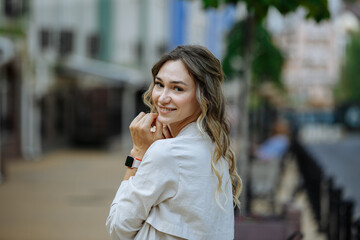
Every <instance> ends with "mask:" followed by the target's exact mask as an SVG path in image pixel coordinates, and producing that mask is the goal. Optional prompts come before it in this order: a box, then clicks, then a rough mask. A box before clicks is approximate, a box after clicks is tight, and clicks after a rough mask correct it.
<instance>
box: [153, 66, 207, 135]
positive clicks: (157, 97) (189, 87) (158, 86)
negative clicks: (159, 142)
mask: <svg viewBox="0 0 360 240" xmlns="http://www.w3.org/2000/svg"><path fill="white" fill-rule="evenodd" d="M154 83H155V86H154V88H153V90H152V101H153V102H154V106H155V108H156V111H157V112H158V113H159V116H158V118H157V119H158V121H160V122H161V123H163V124H166V125H167V126H168V127H169V129H170V132H171V135H172V136H176V135H177V134H178V133H179V132H180V130H181V129H182V128H183V127H185V126H186V125H187V124H189V123H190V122H194V121H196V119H197V118H198V116H199V115H200V112H201V110H200V105H199V103H198V101H197V99H196V84H195V81H194V80H193V79H192V77H191V76H190V75H189V73H188V71H187V70H186V67H185V65H184V64H183V62H182V61H180V60H177V61H168V62H166V63H165V64H164V65H163V66H162V68H161V69H160V71H159V72H158V74H157V75H156V77H155V81H154Z"/></svg>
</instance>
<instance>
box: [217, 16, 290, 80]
mask: <svg viewBox="0 0 360 240" xmlns="http://www.w3.org/2000/svg"><path fill="white" fill-rule="evenodd" d="M245 24H246V23H245V21H240V22H237V23H236V24H235V25H234V27H233V28H232V30H231V31H230V33H229V34H228V36H227V49H226V53H225V57H224V60H223V69H224V72H225V74H226V75H227V76H228V77H233V76H242V75H243V71H244V69H242V68H239V65H241V59H244V57H245V50H246V49H245V46H246V44H245V41H246V40H245V36H244V34H243V31H241V29H244V27H245ZM253 44H254V48H253V58H252V63H251V69H252V77H253V79H252V83H253V85H255V86H256V85H259V84H260V83H261V82H264V81H271V82H273V83H275V84H276V85H278V86H281V81H280V79H281V70H282V65H283V63H284V57H283V55H282V53H281V51H280V50H279V49H278V48H277V47H276V46H275V45H274V44H273V42H272V39H271V36H270V34H269V32H268V31H267V30H266V29H265V28H264V27H263V26H262V25H259V24H258V25H256V26H255V32H254V42H253ZM243 67H244V66H243Z"/></svg>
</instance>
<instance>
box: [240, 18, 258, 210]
mask: <svg viewBox="0 0 360 240" xmlns="http://www.w3.org/2000/svg"><path fill="white" fill-rule="evenodd" d="M254 29H255V18H254V15H253V14H252V13H249V14H248V16H247V19H246V24H245V27H244V29H239V31H244V36H245V49H246V52H245V58H244V80H243V84H242V85H241V89H240V95H239V103H238V107H239V116H240V127H239V128H238V131H239V132H238V134H237V135H238V137H239V140H240V146H239V153H238V168H239V174H240V177H241V179H242V181H243V192H242V194H241V197H240V201H241V214H246V213H247V212H248V211H249V202H248V197H247V195H248V191H249V189H248V188H247V186H248V181H249V171H250V168H249V167H250V166H249V161H248V158H249V154H248V149H249V93H250V84H251V77H252V72H251V63H252V57H253V56H252V53H253V39H254Z"/></svg>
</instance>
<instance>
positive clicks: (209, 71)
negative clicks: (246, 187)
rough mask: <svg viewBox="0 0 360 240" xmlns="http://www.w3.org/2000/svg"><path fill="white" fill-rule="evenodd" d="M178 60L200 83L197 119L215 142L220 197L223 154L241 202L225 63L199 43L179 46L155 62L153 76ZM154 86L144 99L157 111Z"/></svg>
mask: <svg viewBox="0 0 360 240" xmlns="http://www.w3.org/2000/svg"><path fill="white" fill-rule="evenodd" d="M176 60H181V61H182V62H183V63H184V65H185V67H186V69H187V70H188V72H189V75H190V76H191V77H192V78H193V79H194V81H195V83H196V98H197V101H198V102H199V105H200V108H201V113H200V115H199V117H198V119H197V125H198V128H199V129H200V131H201V132H203V133H207V134H208V135H209V137H210V138H211V140H212V141H213V142H214V143H215V150H214V153H213V154H212V159H211V168H212V170H213V172H214V173H215V175H216V177H217V179H218V187H217V190H216V196H215V197H216V201H217V202H218V193H219V192H223V190H222V189H221V186H222V172H221V171H220V172H219V170H218V169H217V168H216V166H217V164H218V162H219V160H220V159H221V157H223V158H224V159H225V160H226V161H227V162H228V164H229V174H230V178H231V183H232V190H233V201H234V204H235V206H239V205H240V201H239V196H240V193H241V190H242V181H241V178H240V177H239V175H238V173H237V169H236V162H235V155H234V151H233V150H232V149H231V147H230V124H229V121H228V119H227V118H226V115H225V98H224V95H223V92H222V88H221V84H222V82H223V81H224V73H223V71H222V67H221V63H220V61H219V60H218V59H217V58H216V57H215V56H214V55H213V54H212V53H211V52H210V51H209V50H208V49H206V48H205V47H202V46H198V45H185V46H178V47H176V48H175V49H174V50H172V51H171V52H170V53H168V54H165V55H164V56H163V57H162V58H161V59H160V60H159V61H158V62H157V63H156V64H155V65H154V66H153V68H152V75H153V79H154V80H155V77H156V75H157V74H158V72H159V71H160V68H161V67H162V66H163V65H164V64H165V63H166V62H167V61H176ZM153 88H154V81H153V82H152V83H151V85H150V87H149V89H148V90H147V91H146V92H145V94H144V103H145V104H146V105H147V106H149V107H150V109H151V111H152V112H156V108H155V106H154V104H153V101H152V97H151V96H152V90H153ZM218 203H219V202H218Z"/></svg>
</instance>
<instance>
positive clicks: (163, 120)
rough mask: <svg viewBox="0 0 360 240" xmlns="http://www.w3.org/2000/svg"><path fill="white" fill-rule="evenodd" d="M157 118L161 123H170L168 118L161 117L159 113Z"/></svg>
mask: <svg viewBox="0 0 360 240" xmlns="http://www.w3.org/2000/svg"><path fill="white" fill-rule="evenodd" d="M157 120H158V121H159V122H161V123H162V124H167V125H168V124H170V123H171V121H169V119H167V118H164V117H162V116H161V115H159V116H158V117H157Z"/></svg>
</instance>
